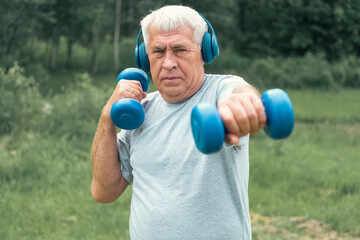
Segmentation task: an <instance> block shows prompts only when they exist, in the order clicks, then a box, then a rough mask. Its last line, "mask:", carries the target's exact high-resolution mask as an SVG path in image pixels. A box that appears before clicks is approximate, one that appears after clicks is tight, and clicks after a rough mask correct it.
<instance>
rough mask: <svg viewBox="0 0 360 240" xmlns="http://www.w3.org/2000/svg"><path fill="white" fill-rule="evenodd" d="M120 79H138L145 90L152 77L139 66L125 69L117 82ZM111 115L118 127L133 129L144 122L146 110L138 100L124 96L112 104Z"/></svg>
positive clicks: (145, 90)
mask: <svg viewBox="0 0 360 240" xmlns="http://www.w3.org/2000/svg"><path fill="white" fill-rule="evenodd" d="M120 80H137V81H139V82H140V83H141V87H142V89H143V91H144V92H147V91H148V90H149V86H150V79H149V77H148V75H147V74H146V73H145V72H144V71H142V70H140V69H138V68H126V69H124V70H123V71H122V72H121V73H120V74H119V76H118V78H117V82H119V81H120ZM110 117H111V120H112V121H113V123H114V124H115V125H116V126H117V127H119V128H121V129H126V130H131V129H135V128H138V127H140V126H141V124H143V122H144V119H145V111H144V108H143V106H142V105H141V103H139V102H138V101H136V100H134V99H130V98H123V99H120V100H118V101H116V102H115V103H114V104H113V105H112V107H111V111H110Z"/></svg>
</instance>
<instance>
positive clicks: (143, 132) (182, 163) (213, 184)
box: [118, 75, 251, 240]
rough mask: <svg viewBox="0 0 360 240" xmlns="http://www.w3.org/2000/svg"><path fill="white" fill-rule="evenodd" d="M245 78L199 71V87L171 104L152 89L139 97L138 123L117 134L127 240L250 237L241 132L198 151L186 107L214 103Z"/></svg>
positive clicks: (244, 141) (246, 159)
mask: <svg viewBox="0 0 360 240" xmlns="http://www.w3.org/2000/svg"><path fill="white" fill-rule="evenodd" d="M244 84H247V83H246V82H245V81H244V80H243V79H242V78H240V77H235V76H229V75H226V76H225V75H205V77H204V83H203V85H202V87H201V88H200V90H199V91H198V92H197V93H196V94H194V95H193V96H192V97H190V98H188V99H186V100H184V101H182V102H178V103H167V102H165V101H164V100H163V98H162V97H161V95H160V94H159V92H154V93H151V94H149V95H148V97H147V98H146V99H144V100H143V101H142V104H143V106H144V108H145V114H146V115H145V122H144V123H143V125H142V126H141V127H139V128H137V129H135V130H129V131H127V130H122V131H121V132H120V133H119V134H118V151H119V157H120V159H121V171H122V175H123V176H124V178H125V179H126V180H127V181H128V182H129V183H132V199H131V214H130V220H129V225H130V237H131V239H134V240H138V239H144V240H149V239H164V240H170V239H181V240H183V239H192V240H194V239H206V240H210V239H221V240H222V239H229V240H231V239H251V224H250V214H249V203H248V181H249V154H248V147H249V146H248V142H249V136H246V137H242V138H240V144H239V145H238V146H226V145H225V144H224V147H223V148H222V149H221V150H220V151H219V152H217V153H213V154H209V155H205V154H203V153H201V152H200V151H199V150H198V149H197V148H196V145H195V142H194V139H193V136H192V132H191V125H190V115H191V110H192V109H193V107H194V106H195V105H196V104H198V103H200V102H210V103H213V104H217V102H218V101H219V100H220V99H222V98H224V97H226V96H228V95H229V94H231V92H232V91H233V89H234V88H236V87H238V86H240V85H244Z"/></svg>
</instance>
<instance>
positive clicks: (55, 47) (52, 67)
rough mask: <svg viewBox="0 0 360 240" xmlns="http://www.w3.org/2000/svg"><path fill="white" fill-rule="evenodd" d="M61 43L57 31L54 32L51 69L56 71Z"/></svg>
mask: <svg viewBox="0 0 360 240" xmlns="http://www.w3.org/2000/svg"><path fill="white" fill-rule="evenodd" d="M58 43H59V39H58V36H57V31H56V29H54V30H53V35H52V41H51V56H50V68H51V70H55V69H56V50H57V46H58Z"/></svg>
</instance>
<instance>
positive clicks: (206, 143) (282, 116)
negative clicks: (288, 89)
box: [191, 89, 295, 154]
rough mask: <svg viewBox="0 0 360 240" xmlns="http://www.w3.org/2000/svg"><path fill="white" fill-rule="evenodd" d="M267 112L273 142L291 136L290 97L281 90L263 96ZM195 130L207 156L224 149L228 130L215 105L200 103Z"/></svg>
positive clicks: (195, 112) (194, 118)
mask: <svg viewBox="0 0 360 240" xmlns="http://www.w3.org/2000/svg"><path fill="white" fill-rule="evenodd" d="M261 99H262V102H263V104H264V107H265V112H266V118H267V121H266V126H265V129H264V130H265V133H266V134H267V135H268V136H269V137H270V138H272V139H275V140H278V139H283V138H286V137H288V136H289V135H290V134H291V132H292V130H293V127H294V119H295V118H294V110H293V107H292V104H291V101H290V98H289V96H288V95H287V94H286V93H285V92H284V91H283V90H281V89H271V90H268V91H266V92H265V93H264V94H263V95H262V96H261ZM191 128H192V133H193V136H194V140H195V144H196V146H197V148H198V149H199V150H200V151H201V152H203V153H205V154H209V153H213V152H217V151H219V150H220V149H221V147H222V145H223V142H224V136H225V132H226V129H225V128H224V125H223V122H222V120H221V117H220V114H219V113H218V111H217V108H216V106H215V105H213V104H210V103H200V104H197V105H196V106H195V107H194V108H193V110H192V113H191Z"/></svg>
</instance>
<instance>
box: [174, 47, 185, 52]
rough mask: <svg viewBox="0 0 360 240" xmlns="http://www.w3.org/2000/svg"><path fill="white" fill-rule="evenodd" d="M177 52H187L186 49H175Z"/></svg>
mask: <svg viewBox="0 0 360 240" xmlns="http://www.w3.org/2000/svg"><path fill="white" fill-rule="evenodd" d="M175 52H186V49H184V48H178V49H175Z"/></svg>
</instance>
